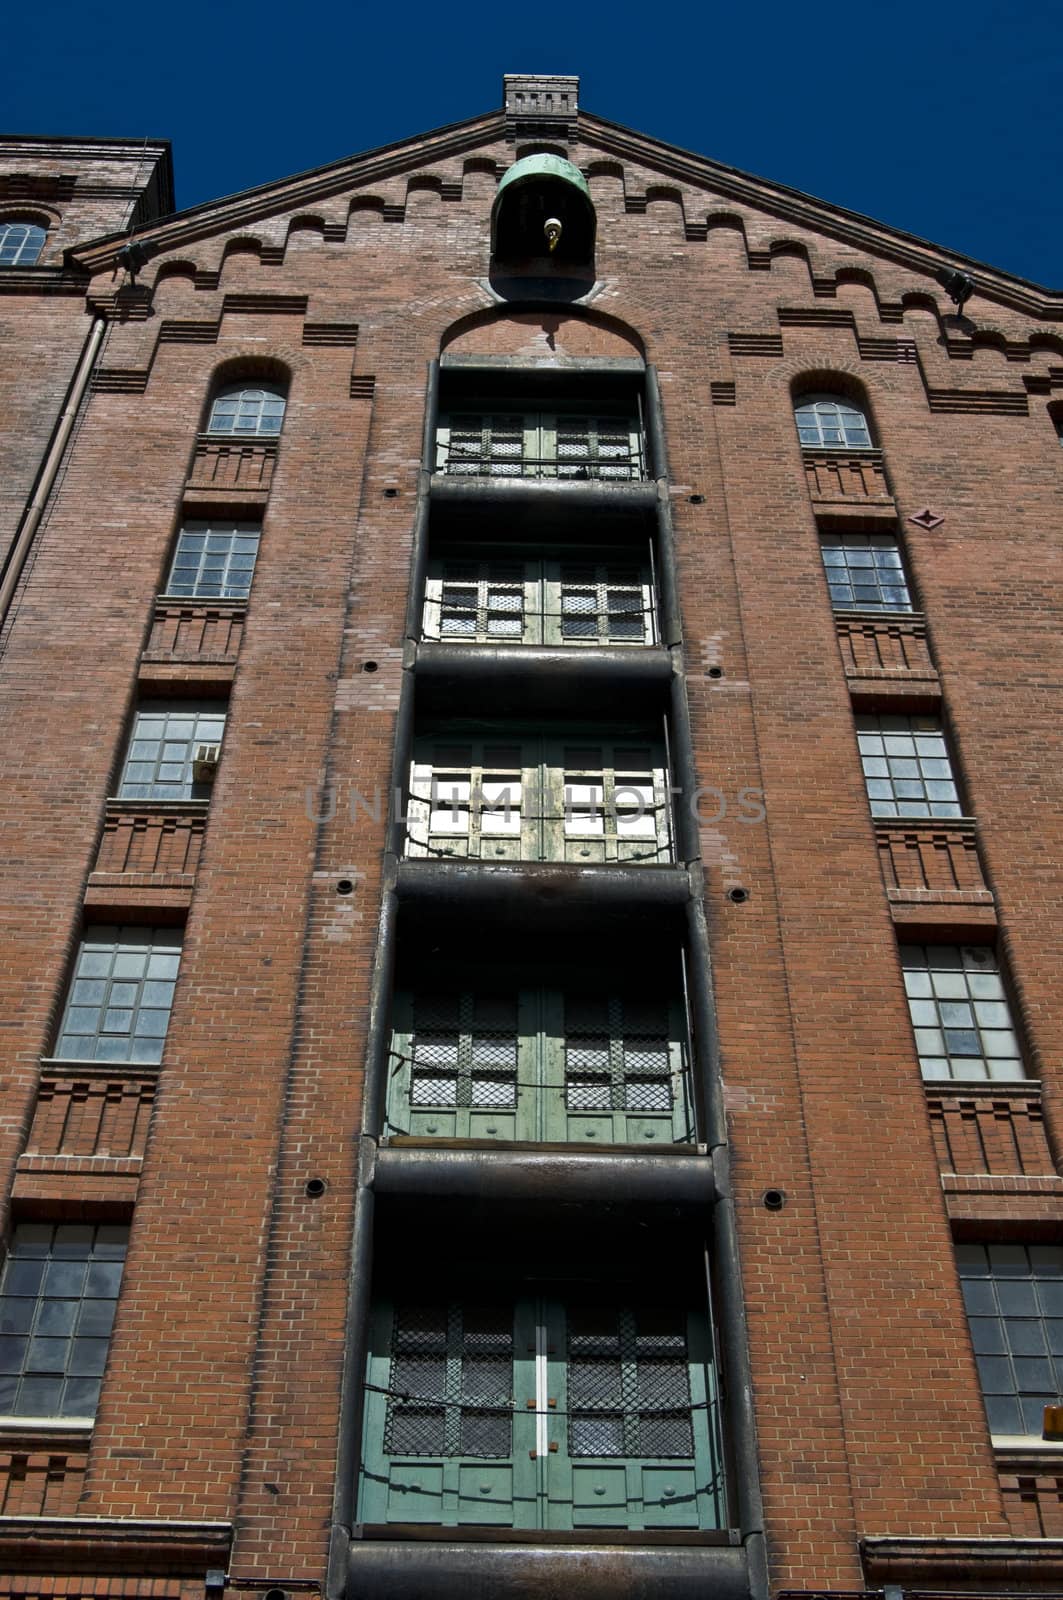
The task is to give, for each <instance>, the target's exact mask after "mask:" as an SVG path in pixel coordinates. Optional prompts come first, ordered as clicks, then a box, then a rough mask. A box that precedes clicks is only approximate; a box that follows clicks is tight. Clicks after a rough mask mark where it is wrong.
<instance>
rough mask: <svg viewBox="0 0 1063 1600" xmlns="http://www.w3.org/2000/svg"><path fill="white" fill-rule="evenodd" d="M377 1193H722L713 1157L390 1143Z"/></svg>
mask: <svg viewBox="0 0 1063 1600" xmlns="http://www.w3.org/2000/svg"><path fill="white" fill-rule="evenodd" d="M371 1181H372V1186H373V1188H374V1190H375V1191H376V1193H377V1194H378V1195H385V1194H401V1195H425V1196H430V1195H434V1196H436V1197H439V1198H448V1199H449V1198H455V1199H458V1198H460V1199H474V1200H518V1201H524V1200H527V1201H539V1200H549V1201H560V1202H565V1203H569V1204H571V1203H577V1204H578V1203H579V1202H580V1201H584V1200H585V1201H587V1202H588V1203H595V1204H600V1203H601V1202H602V1201H603V1200H609V1201H622V1202H623V1203H624V1204H630V1205H654V1204H660V1205H670V1206H679V1207H683V1208H687V1207H697V1206H709V1205H711V1204H712V1203H713V1201H714V1200H715V1198H716V1182H715V1176H714V1173H713V1165H712V1157H711V1156H710V1155H707V1154H702V1155H695V1154H688V1153H686V1152H684V1153H680V1152H678V1151H671V1150H669V1151H667V1152H666V1151H664V1150H659V1151H658V1150H652V1151H651V1150H650V1149H646V1150H642V1149H641V1148H640V1149H639V1151H638V1152H637V1153H635V1152H634V1151H633V1152H631V1153H630V1154H629V1153H627V1152H619V1151H610V1152H605V1151H602V1152H595V1153H594V1154H593V1155H592V1154H591V1153H589V1152H586V1153H585V1152H584V1151H582V1150H580V1151H573V1150H571V1149H569V1150H544V1149H543V1148H542V1147H540V1148H539V1149H537V1150H517V1149H510V1148H499V1149H497V1150H461V1149H453V1148H439V1147H438V1146H435V1147H433V1148H431V1149H428V1148H417V1149H414V1148H411V1147H410V1146H408V1145H394V1144H392V1145H387V1146H385V1147H383V1148H382V1149H379V1150H378V1151H377V1152H376V1159H375V1163H374V1170H373V1176H372V1180H371Z"/></svg>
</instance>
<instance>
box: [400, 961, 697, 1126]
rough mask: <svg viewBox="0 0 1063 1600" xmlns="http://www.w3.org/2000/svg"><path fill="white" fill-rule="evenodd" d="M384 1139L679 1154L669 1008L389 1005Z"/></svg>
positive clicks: (491, 999) (532, 999)
mask: <svg viewBox="0 0 1063 1600" xmlns="http://www.w3.org/2000/svg"><path fill="white" fill-rule="evenodd" d="M394 1019H395V1022H394V1033H393V1036H392V1048H391V1063H390V1071H389V1080H388V1094H387V1114H386V1116H387V1120H386V1124H385V1127H384V1137H385V1138H389V1137H392V1136H394V1135H395V1134H408V1135H412V1136H414V1137H416V1138H438V1139H485V1140H486V1139H501V1140H508V1141H512V1140H524V1141H528V1142H534V1143H541V1142H543V1141H547V1142H558V1143H563V1144H580V1145H583V1146H584V1147H585V1148H587V1147H593V1145H610V1144H632V1145H638V1146H639V1147H641V1148H643V1149H646V1148H649V1147H651V1146H652V1145H654V1144H657V1145H674V1144H691V1143H693V1142H694V1139H695V1125H694V1112H693V1101H692V1097H691V1090H690V1064H689V1059H688V1054H689V1053H688V1049H687V1043H686V1029H685V1026H684V1021H683V1013H682V1009H681V1007H680V1005H679V1004H678V1002H677V1001H676V1000H674V999H670V998H667V997H665V996H660V995H656V996H655V995H647V996H646V997H645V998H643V997H640V996H637V995H635V996H628V995H625V996H621V995H619V994H616V993H610V992H608V991H589V990H579V989H575V988H573V989H571V990H568V991H565V992H562V991H560V990H556V989H538V990H520V991H517V990H491V989H487V988H485V989H483V990H480V991H472V990H462V991H450V992H443V993H433V992H426V991H422V992H420V993H417V994H412V995H411V994H405V993H400V994H397V995H396V997H395V1003H394Z"/></svg>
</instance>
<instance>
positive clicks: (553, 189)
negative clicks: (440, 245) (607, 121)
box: [491, 150, 597, 277]
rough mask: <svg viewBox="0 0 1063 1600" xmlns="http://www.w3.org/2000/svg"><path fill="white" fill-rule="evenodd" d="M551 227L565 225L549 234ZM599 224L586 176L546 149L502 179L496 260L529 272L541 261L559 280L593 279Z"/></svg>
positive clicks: (494, 235) (494, 217)
mask: <svg viewBox="0 0 1063 1600" xmlns="http://www.w3.org/2000/svg"><path fill="white" fill-rule="evenodd" d="M547 224H559V226H558V227H553V226H551V227H550V230H549V233H548V232H547ZM596 226H597V224H596V219H595V215H594V201H593V200H592V199H591V191H590V188H589V186H588V183H587V180H586V178H585V177H584V176H583V174H582V172H581V171H580V170H579V168H578V167H576V166H573V164H572V162H571V161H566V160H565V158H564V156H555V155H551V154H549V153H548V152H547V151H545V150H541V151H539V152H538V153H537V154H535V155H531V156H524V158H523V159H522V160H520V161H515V162H514V163H513V165H512V166H511V167H510V168H509V171H508V172H506V173H504V174H503V176H502V180H501V182H500V183H499V185H498V192H497V194H496V195H495V203H494V205H493V206H492V208H491V256H492V259H493V261H494V263H495V266H496V268H497V267H498V266H499V265H500V264H501V265H504V266H505V267H507V268H511V269H512V268H517V269H518V270H526V268H527V266H528V264H530V263H532V262H539V263H549V268H548V270H549V271H550V273H551V274H552V275H554V276H556V275H561V276H569V277H571V276H572V275H573V274H574V273H575V274H577V275H583V276H587V275H590V276H592V277H593V268H594V235H595V231H596ZM551 235H552V236H553V238H552V242H550V238H551Z"/></svg>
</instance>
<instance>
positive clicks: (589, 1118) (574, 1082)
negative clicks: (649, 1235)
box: [544, 990, 695, 1148]
mask: <svg viewBox="0 0 1063 1600" xmlns="http://www.w3.org/2000/svg"><path fill="white" fill-rule="evenodd" d="M544 1035H545V1047H544V1069H545V1075H546V1094H545V1096H544V1100H545V1105H546V1118H547V1120H546V1131H545V1134H544V1137H545V1138H547V1139H558V1140H562V1141H564V1142H566V1143H570V1144H582V1145H585V1146H586V1145H590V1144H598V1145H604V1144H636V1145H640V1146H642V1147H643V1148H648V1147H650V1146H652V1145H653V1144H658V1145H672V1144H690V1143H692V1142H693V1140H694V1138H695V1130H694V1112H693V1102H692V1099H691V1094H690V1069H689V1061H688V1052H687V1045H686V1029H685V1026H684V1023H683V1017H682V1012H681V1009H680V1007H679V1005H678V1004H677V1003H676V1002H675V1001H674V1000H668V999H666V998H664V997H655V996H646V997H645V998H641V997H639V996H638V995H634V996H628V995H624V996H621V995H619V994H610V993H608V992H598V993H593V992H587V991H582V992H581V991H578V990H570V991H568V992H566V993H565V994H551V995H549V996H547V997H545V1009H544Z"/></svg>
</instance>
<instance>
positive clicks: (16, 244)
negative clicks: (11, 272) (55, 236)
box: [0, 222, 45, 267]
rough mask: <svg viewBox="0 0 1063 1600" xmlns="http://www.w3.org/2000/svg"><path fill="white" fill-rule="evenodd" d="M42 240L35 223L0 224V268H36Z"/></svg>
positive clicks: (42, 231) (41, 230) (39, 230)
mask: <svg viewBox="0 0 1063 1600" xmlns="http://www.w3.org/2000/svg"><path fill="white" fill-rule="evenodd" d="M44 240H45V231H44V229H43V228H41V227H38V226H37V224H36V223H35V222H0V267H33V266H36V264H37V259H38V257H39V256H40V253H41V251H42V250H43V249H44Z"/></svg>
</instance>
